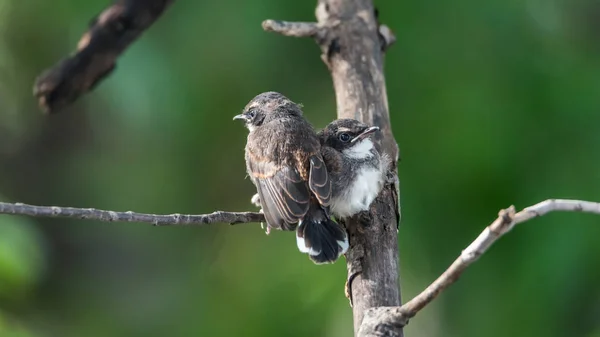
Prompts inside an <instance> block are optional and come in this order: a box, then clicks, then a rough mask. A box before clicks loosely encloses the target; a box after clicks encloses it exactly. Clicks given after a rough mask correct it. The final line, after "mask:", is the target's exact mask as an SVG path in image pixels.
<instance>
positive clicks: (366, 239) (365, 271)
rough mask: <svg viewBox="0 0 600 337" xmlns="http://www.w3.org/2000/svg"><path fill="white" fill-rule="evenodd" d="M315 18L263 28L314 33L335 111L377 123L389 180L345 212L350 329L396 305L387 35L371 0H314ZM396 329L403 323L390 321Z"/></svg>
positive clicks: (394, 170)
mask: <svg viewBox="0 0 600 337" xmlns="http://www.w3.org/2000/svg"><path fill="white" fill-rule="evenodd" d="M316 17H317V20H318V23H317V24H314V23H291V22H282V21H274V20H267V21H265V22H263V28H264V29H265V30H268V31H274V32H277V33H280V34H283V35H286V36H294V37H313V38H315V40H316V41H317V43H318V44H319V46H320V47H321V50H322V55H321V58H322V59H323V61H324V62H325V64H326V65H327V66H328V68H329V70H330V72H331V76H332V79H333V85H334V88H335V95H336V101H337V116H338V118H354V119H357V120H360V121H363V122H365V123H368V124H372V125H377V126H379V127H380V128H381V130H382V131H383V132H382V133H383V137H382V138H379V139H378V142H379V144H378V147H379V149H380V150H381V151H383V152H385V153H387V154H388V155H389V156H390V157H391V158H393V159H395V160H393V165H392V167H391V169H390V179H389V183H388V184H387V185H386V187H385V188H384V190H383V191H382V192H381V194H380V195H379V197H378V198H377V199H376V200H375V202H373V205H371V210H370V212H368V214H361V215H360V216H356V217H354V218H352V219H346V223H345V224H346V227H347V228H348V232H349V234H350V249H349V250H348V253H347V254H346V260H347V268H348V282H347V290H348V292H349V293H348V294H347V295H348V296H349V298H350V300H351V303H352V305H353V314H354V332H355V334H356V333H358V330H359V328H360V325H361V322H362V320H363V316H364V314H365V311H366V310H367V309H369V308H374V307H382V306H399V305H400V303H401V299H400V286H399V282H398V272H399V266H398V259H399V257H398V239H397V226H398V222H399V221H400V213H399V208H398V197H399V193H398V178H397V177H398V175H397V167H396V162H397V160H398V147H397V145H396V141H395V140H394V136H393V134H392V129H391V124H390V117H389V109H388V102H387V94H386V86H385V79H384V76H383V50H385V49H386V48H387V47H388V46H389V45H390V44H392V43H393V42H394V37H393V34H392V33H391V31H390V30H389V29H388V28H387V27H385V26H381V27H380V26H379V24H378V22H377V18H376V15H375V9H374V8H373V3H372V1H371V0H319V1H318V5H317V9H316ZM395 333H396V336H402V326H397V327H396V329H395Z"/></svg>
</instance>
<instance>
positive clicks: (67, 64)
mask: <svg viewBox="0 0 600 337" xmlns="http://www.w3.org/2000/svg"><path fill="white" fill-rule="evenodd" d="M173 1H174V0H116V1H115V2H114V3H113V4H112V5H111V6H109V7H108V8H106V9H105V10H104V11H102V13H100V14H99V15H98V16H97V17H96V18H95V19H94V20H92V22H91V23H90V28H89V29H88V31H87V32H86V33H85V34H83V36H82V37H81V39H80V40H79V43H78V45H77V51H76V52H75V53H74V54H73V55H71V56H69V57H67V58H65V59H63V60H62V61H60V62H59V63H58V64H56V65H55V66H54V67H52V68H50V69H47V70H45V71H44V72H43V73H42V74H41V75H40V76H39V77H38V78H37V79H36V81H35V84H34V87H33V94H34V95H35V96H36V97H37V98H38V102H39V105H40V107H41V108H42V109H43V110H44V111H45V112H47V113H52V112H56V111H57V110H59V109H61V108H63V107H65V106H67V105H68V104H70V103H72V102H73V101H75V100H76V99H77V98H78V97H79V96H81V95H83V94H85V93H87V92H88V91H90V90H92V89H93V88H94V87H95V86H96V85H97V84H98V83H99V82H100V81H101V80H102V79H104V78H105V77H106V76H107V75H109V74H110V73H111V72H112V71H113V70H114V68H115V66H116V62H117V57H119V55H120V54H121V53H122V52H123V51H125V49H127V47H128V46H129V45H130V44H131V43H132V42H133V41H135V39H137V38H138V37H139V36H140V35H141V34H142V33H143V32H144V31H145V30H146V29H147V28H148V27H150V26H151V25H152V23H154V22H155V21H156V20H157V19H158V18H159V17H160V15H161V14H162V13H163V12H164V11H165V10H166V9H167V7H168V6H169V5H170V4H171V3H172V2H173Z"/></svg>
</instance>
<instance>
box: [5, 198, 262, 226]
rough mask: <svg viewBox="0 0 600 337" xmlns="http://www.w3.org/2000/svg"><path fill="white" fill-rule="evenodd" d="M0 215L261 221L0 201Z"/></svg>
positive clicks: (257, 216) (245, 216) (245, 215)
mask: <svg viewBox="0 0 600 337" xmlns="http://www.w3.org/2000/svg"><path fill="white" fill-rule="evenodd" d="M0 214H11V215H28V216H33V217H50V218H76V219H86V220H98V221H108V222H112V221H121V222H145V223H151V224H153V225H155V226H168V225H171V226H175V225H179V226H185V225H207V224H216V223H228V224H232V225H234V224H240V223H250V222H257V223H258V222H264V221H265V217H264V215H263V214H261V213H256V212H223V211H216V212H213V213H210V214H178V213H176V214H167V215H158V214H145V213H136V212H131V211H128V212H115V211H105V210H100V209H95V208H75V207H58V206H33V205H26V204H22V203H15V204H11V203H5V202H0Z"/></svg>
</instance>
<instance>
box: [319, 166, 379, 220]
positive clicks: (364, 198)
mask: <svg viewBox="0 0 600 337" xmlns="http://www.w3.org/2000/svg"><path fill="white" fill-rule="evenodd" d="M357 178H358V179H356V180H355V181H354V183H353V184H352V186H351V188H349V189H347V190H346V191H347V192H346V193H344V194H343V195H340V196H338V197H337V198H335V199H334V200H333V203H332V207H331V211H332V212H333V214H335V215H337V216H339V217H348V216H351V215H354V214H356V213H358V212H360V211H366V210H367V209H369V206H370V205H371V203H372V202H373V200H374V199H375V198H376V197H377V194H379V191H380V190H381V186H382V184H383V178H382V172H381V170H380V169H377V168H364V169H362V170H361V172H359V173H358V176H357Z"/></svg>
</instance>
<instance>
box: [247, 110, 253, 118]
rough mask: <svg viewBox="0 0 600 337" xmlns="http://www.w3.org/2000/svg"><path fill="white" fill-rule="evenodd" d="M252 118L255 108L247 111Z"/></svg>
mask: <svg viewBox="0 0 600 337" xmlns="http://www.w3.org/2000/svg"><path fill="white" fill-rule="evenodd" d="M246 114H247V115H248V116H250V118H254V110H250V111H248V112H247V113H246Z"/></svg>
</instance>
